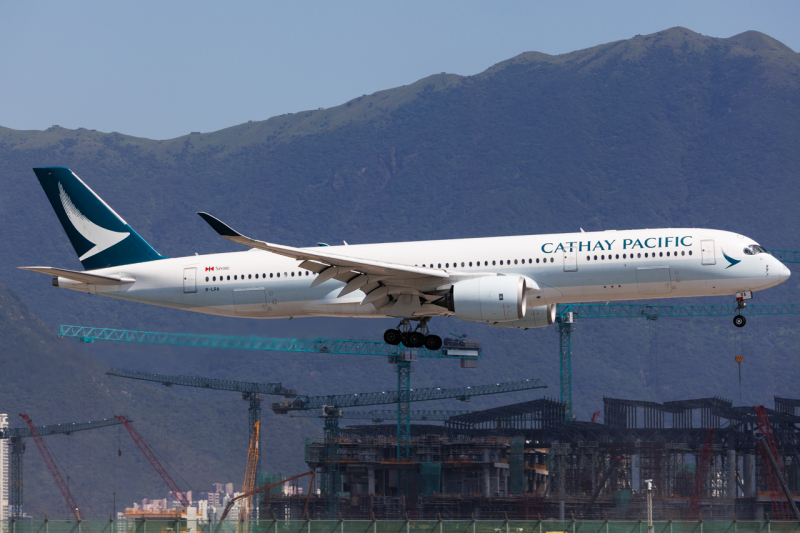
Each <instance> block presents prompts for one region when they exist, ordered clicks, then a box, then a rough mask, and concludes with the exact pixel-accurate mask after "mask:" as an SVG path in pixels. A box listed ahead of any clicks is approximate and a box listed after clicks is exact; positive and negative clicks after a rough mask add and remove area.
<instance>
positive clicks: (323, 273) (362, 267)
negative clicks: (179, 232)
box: [198, 213, 450, 305]
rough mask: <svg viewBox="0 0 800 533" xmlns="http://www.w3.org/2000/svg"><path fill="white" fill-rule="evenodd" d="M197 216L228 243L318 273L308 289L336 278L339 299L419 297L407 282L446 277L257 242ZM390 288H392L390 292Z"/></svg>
mask: <svg viewBox="0 0 800 533" xmlns="http://www.w3.org/2000/svg"><path fill="white" fill-rule="evenodd" d="M198 215H200V216H201V217H202V218H203V220H205V221H206V222H208V224H209V225H210V226H211V227H212V228H213V229H214V231H216V232H217V233H219V234H220V235H221V236H223V237H225V238H226V239H228V240H229V241H233V242H235V243H238V244H242V245H244V246H249V247H250V248H258V249H259V250H266V251H267V252H272V253H274V254H278V255H282V256H285V257H291V258H292V259H296V260H298V261H302V263H300V267H301V268H305V269H307V270H311V271H312V272H316V273H317V274H319V275H318V276H317V277H316V278H315V279H314V281H313V283H312V284H311V286H312V287H315V286H317V285H319V284H321V283H324V282H326V281H328V280H330V279H337V280H339V281H343V282H345V283H346V285H345V286H344V288H343V289H342V291H341V292H340V293H339V297H342V296H344V295H346V294H350V293H351V292H354V291H357V290H359V289H361V290H364V292H365V293H371V292H373V291H375V290H378V289H379V288H380V291H381V292H380V297H381V298H383V297H385V295H387V294H395V293H405V292H408V293H412V294H413V293H417V294H419V293H418V292H417V291H415V290H414V289H413V288H411V287H410V282H411V280H413V279H419V278H435V279H440V280H447V279H449V277H450V276H449V274H448V273H447V272H445V271H444V270H437V269H433V268H426V267H416V266H409V265H401V264H397V263H387V262H385V261H375V260H372V259H364V258H360V257H352V256H348V255H342V254H334V253H329V252H326V250H327V249H328V248H327V247H324V246H322V247H318V248H313V249H307V248H294V247H292V246H283V245H281V244H271V243H268V242H264V241H258V240H256V239H251V238H250V237H245V236H244V235H242V234H241V233H239V232H237V231H236V230H234V229H233V228H231V227H230V226H228V225H227V224H225V223H224V222H222V221H221V220H219V219H217V218H215V217H213V216H211V215H209V214H208V213H198ZM393 287H394V288H396V289H395V290H392V288H393ZM406 288H407V289H406ZM398 289H399V290H398ZM370 296H372V299H370ZM377 300H378V294H370V295H368V296H367V297H366V298H365V299H364V301H363V302H362V305H363V304H367V303H373V302H376V301H377Z"/></svg>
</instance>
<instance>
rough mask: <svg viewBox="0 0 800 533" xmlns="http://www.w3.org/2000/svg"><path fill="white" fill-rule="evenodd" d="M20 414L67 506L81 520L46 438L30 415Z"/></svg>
mask: <svg viewBox="0 0 800 533" xmlns="http://www.w3.org/2000/svg"><path fill="white" fill-rule="evenodd" d="M19 416H20V417H21V418H22V419H23V420H24V421H25V423H26V424H28V428H29V429H30V431H31V436H32V437H33V440H34V441H35V442H36V447H37V448H39V453H41V454H42V459H44V462H45V464H46V465H47V469H48V470H50V473H51V474H52V475H53V479H54V480H55V481H56V485H58V489H59V490H60V491H61V495H62V496H64V500H65V501H66V502H67V507H69V510H70V512H71V513H72V514H73V515H75V520H78V521H80V519H81V514H80V512H79V511H78V504H77V503H76V502H75V498H73V497H72V493H71V492H70V491H69V487H68V486H67V484H66V482H65V481H64V478H63V477H62V476H61V472H60V471H59V470H58V467H57V466H56V462H55V461H54V460H53V456H52V455H50V451H49V450H48V449H47V446H45V445H44V439H43V438H42V436H41V435H39V432H38V431H37V430H36V426H34V425H33V422H31V419H30V418H29V417H28V415H25V414H22V413H20V415H19Z"/></svg>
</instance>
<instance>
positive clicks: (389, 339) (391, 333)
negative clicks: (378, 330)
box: [383, 329, 401, 346]
mask: <svg viewBox="0 0 800 533" xmlns="http://www.w3.org/2000/svg"><path fill="white" fill-rule="evenodd" d="M400 337H401V336H400V331H398V330H396V329H387V330H386V331H384V332H383V342H385V343H386V344H391V345H392V346H397V345H398V344H400Z"/></svg>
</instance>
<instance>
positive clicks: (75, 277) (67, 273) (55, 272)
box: [18, 266, 136, 285]
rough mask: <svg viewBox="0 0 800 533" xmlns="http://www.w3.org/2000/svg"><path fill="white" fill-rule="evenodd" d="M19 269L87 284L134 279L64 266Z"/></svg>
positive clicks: (105, 283) (125, 281) (124, 283)
mask: <svg viewBox="0 0 800 533" xmlns="http://www.w3.org/2000/svg"><path fill="white" fill-rule="evenodd" d="M18 268H19V269H21V270H30V271H31V272H40V273H42V274H47V275H50V276H57V277H61V278H67V279H71V280H72V281H77V282H79V283H88V284H89V285H126V284H128V283H133V282H134V281H136V279H135V278H128V277H120V276H104V275H100V274H90V273H89V272H79V271H77V270H67V269H65V268H53V267H45V266H34V267H18Z"/></svg>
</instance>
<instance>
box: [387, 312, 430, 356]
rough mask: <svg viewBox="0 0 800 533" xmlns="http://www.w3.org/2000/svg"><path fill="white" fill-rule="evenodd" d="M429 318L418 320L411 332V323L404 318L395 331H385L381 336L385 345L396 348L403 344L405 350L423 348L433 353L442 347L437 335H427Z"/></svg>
mask: <svg viewBox="0 0 800 533" xmlns="http://www.w3.org/2000/svg"><path fill="white" fill-rule="evenodd" d="M429 321H430V317H423V318H421V319H419V325H417V327H416V328H414V329H413V330H412V329H411V321H410V320H409V319H408V318H404V319H403V320H402V321H401V322H400V324H398V325H397V329H387V330H386V331H385V332H384V334H383V340H384V342H386V344H391V345H393V346H396V345H398V344H400V343H401V342H402V343H403V346H405V347H406V348H422V347H423V346H424V347H425V348H427V349H428V350H431V351H435V350H438V349H439V348H441V347H442V339H441V337H439V336H438V335H429V334H428V322H429Z"/></svg>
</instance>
